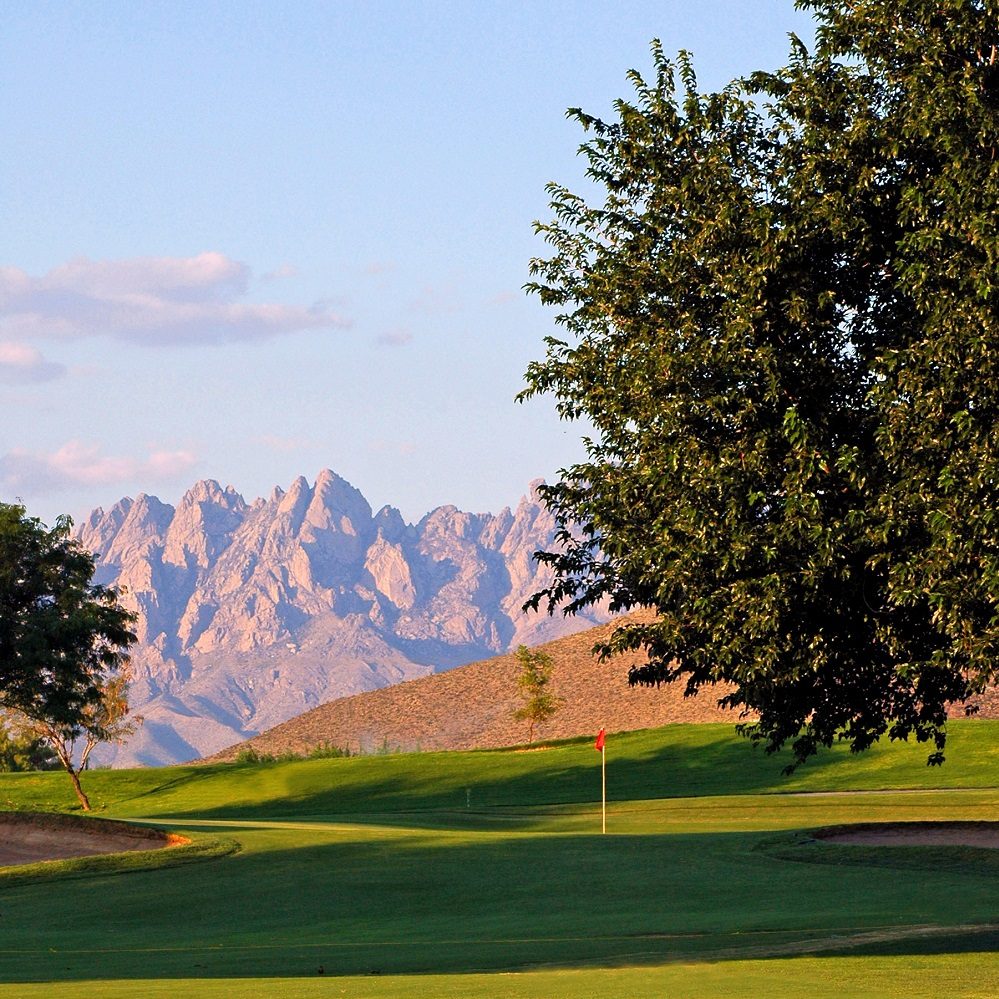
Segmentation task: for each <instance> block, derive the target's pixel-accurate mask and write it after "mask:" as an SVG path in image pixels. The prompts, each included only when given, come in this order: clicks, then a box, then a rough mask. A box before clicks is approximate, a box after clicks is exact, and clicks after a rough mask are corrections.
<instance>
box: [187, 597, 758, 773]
mask: <svg viewBox="0 0 999 999" xmlns="http://www.w3.org/2000/svg"><path fill="white" fill-rule="evenodd" d="M638 616H647V615H632V617H638ZM621 620H622V619H620V618H619V619H616V620H613V621H610V622H608V623H607V624H603V625H599V626H598V627H595V628H591V629H589V630H587V631H582V632H577V633H576V634H573V635H570V636H568V637H565V638H560V639H556V640H555V641H551V642H546V643H545V644H543V645H540V646H538V648H540V649H541V650H543V651H544V652H547V653H548V654H549V655H551V656H552V658H553V660H554V671H553V679H552V686H553V688H554V691H555V693H556V694H557V695H558V696H559V697H561V698H562V699H563V703H562V706H561V708H560V709H559V711H558V712H557V713H556V715H555V716H554V717H553V718H552V719H551V720H550V721H548V722H546V723H544V724H543V725H539V726H538V729H537V732H536V741H543V740H547V739H566V738H572V737H574V736H580V735H589V734H593V735H594V736H595V735H596V733H597V730H598V729H599V728H601V727H605V728H606V729H607V732H608V737H609V738H612V736H613V733H615V732H623V731H633V730H635V729H642V728H656V727H659V726H661V725H668V724H670V723H675V722H719V721H721V722H731V723H733V724H734V723H735V722H737V721H738V720H739V715H738V713H737V712H736V711H733V710H730V709H722V708H720V707H718V700H719V698H720V697H722V696H723V694H724V693H725V692H726V688H721V687H719V688H718V689H717V690H714V691H712V690H704V691H702V693H701V694H699V695H698V696H697V697H684V694H683V691H684V684H683V683H682V682H681V683H676V684H670V685H667V686H663V687H661V688H659V689H658V690H648V689H645V688H636V687H629V686H628V669H629V667H630V666H632V665H633V664H640V663H641V662H644V661H645V659H644V657H643V656H641V655H640V654H639V653H626V654H622V655H620V656H617V657H615V658H613V659H611V660H609V661H607V662H603V663H601V662H599V661H598V660H597V657H596V656H595V655H594V654H593V651H592V650H593V646H594V645H595V644H596V643H597V642H599V641H602V640H605V639H606V638H607V637H609V635H610V634H611V632H612V631H613V630H614V628H615V626H616V625H617V624H618V623H620V621H621ZM517 672H518V666H517V661H516V658H515V656H514V654H513V653H507V654H505V655H500V656H496V657H494V658H491V659H485V660H480V661H479V662H474V663H470V664H468V665H467V666H459V667H457V668H455V669H451V670H448V671H447V672H444V673H436V674H434V675H432V676H425V677H420V678H419V679H415V680H408V681H405V682H403V683H398V684H395V685H393V686H391V687H384V688H382V689H380V690H373V691H368V692H366V693H361V694H355V695H353V696H350V697H341V698H338V699H336V700H332V701H328V702H327V703H325V704H321V705H320V706H319V707H317V708H313V709H312V710H311V711H307V712H305V713H304V714H301V715H298V716H297V717H295V718H292V719H290V720H289V721H286V722H283V723H282V724H280V725H277V726H275V727H274V728H272V729H269V730H268V731H266V732H263V733H261V734H260V735H258V736H255V737H254V738H252V739H249V740H247V741H245V742H241V743H238V744H236V745H234V746H230V747H228V748H227V749H224V750H222V751H221V752H218V753H215V754H213V755H211V756H206V757H205V758H204V759H203V760H201V761H199V762H204V763H220V762H226V761H231V760H234V759H236V757H237V756H238V755H239V754H240V752H242V751H244V750H247V749H252V750H254V751H256V752H257V753H261V754H273V755H276V756H277V755H281V754H283V753H297V754H302V755H307V754H308V753H309V752H310V751H311V750H312V749H314V748H316V747H318V746H320V745H322V744H324V743H328V744H331V745H334V746H339V747H341V748H344V749H348V750H350V751H351V752H355V753H356V752H362V753H370V752H377V751H379V750H384V749H387V750H390V751H410V750H455V749H488V748H499V747H503V746H514V745H519V744H523V743H526V742H527V736H528V728H527V723H526V722H520V721H515V720H514V717H513V713H514V711H515V710H516V709H517V708H518V707H519V706H520V704H521V703H522V702H521V701H520V699H519V697H518V694H517V683H516V678H517Z"/></svg>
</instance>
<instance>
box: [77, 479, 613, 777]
mask: <svg viewBox="0 0 999 999" xmlns="http://www.w3.org/2000/svg"><path fill="white" fill-rule="evenodd" d="M537 485H538V483H533V484H532V486H531V490H530V492H529V493H528V494H527V495H525V496H524V497H523V498H522V499H521V500H520V502H519V503H518V504H517V506H516V508H515V509H510V508H509V507H507V508H504V509H503V510H501V511H500V513H499V514H495V515H494V514H490V513H468V512H465V511H461V510H459V509H458V508H457V507H455V506H453V505H446V506H441V507H437V508H436V509H434V510H431V511H429V512H428V513H427V514H426V515H425V516H424V517H422V518H421V519H420V521H419V522H418V523H416V524H409V523H407V522H406V521H405V520H404V519H403V517H402V515H401V514H400V512H399V511H398V510H397V509H395V508H394V507H391V506H384V507H382V508H381V509H380V510H378V511H377V512H374V511H372V508H371V506H370V504H369V503H368V501H367V499H365V497H364V496H363V494H362V493H361V492H360V491H359V490H358V489H356V488H355V487H354V486H353V485H351V484H350V483H349V482H347V480H346V479H343V478H342V477H341V476H339V475H337V474H336V473H335V472H333V471H331V470H329V469H323V470H321V471H320V472H319V474H318V475H317V476H316V479H315V482H314V484H312V485H310V483H309V482H308V480H307V479H306V478H305V477H304V476H298V477H297V478H296V479H295V480H294V481H293V482H292V483H291V484H290V486H289V487H288V489H287V490H284V489H282V488H280V487H275V488H274V490H273V491H272V493H271V494H270V496H269V497H268V498H258V499H255V500H253V501H251V502H247V501H246V500H245V499H244V498H243V497H242V495H240V494H239V493H238V492H237V491H236V490H235V489H234V488H233V487H232V486H226V487H224V488H223V487H222V486H221V485H220V484H219V483H218V482H217V481H216V480H214V479H205V480H202V481H200V482H197V483H195V484H194V485H193V486H192V487H191V488H190V489H188V490H187V492H186V493H185V494H184V496H183V497H182V498H181V499H180V501H179V502H178V503H177V505H176V506H172V505H170V504H168V503H163V502H162V501H160V500H159V499H158V498H157V497H155V496H149V495H147V494H144V493H140V494H138V495H137V496H136V497H135V498H134V499H131V498H129V497H124V498H123V499H121V500H120V501H119V502H117V503H116V504H114V505H113V506H112V507H110V508H109V509H108V510H107V511H105V510H103V509H100V508H99V509H97V510H94V511H93V512H92V513H91V514H90V516H89V517H88V518H87V519H86V520H85V521H84V522H83V523H81V524H80V525H79V527H78V528H77V530H76V537H77V538H78V540H79V541H80V542H81V544H83V545H84V546H85V547H87V548H89V549H90V550H91V551H93V552H95V554H96V567H97V568H96V574H95V578H96V579H97V580H98V581H99V582H101V583H105V584H110V585H115V586H118V587H119V588H120V589H121V591H122V600H123V602H124V603H125V604H126V606H128V607H129V609H131V610H133V611H135V612H136V614H137V623H136V633H137V635H138V642H137V643H136V645H135V647H134V648H133V653H132V660H133V667H134V673H135V679H134V681H133V686H132V693H131V700H132V704H133V709H134V710H135V711H136V712H137V713H139V714H141V715H143V716H144V718H145V724H144V725H143V726H142V728H140V730H139V732H138V733H137V735H136V736H135V737H133V739H132V740H131V741H130V742H129V743H128V744H127V745H126V746H125V747H122V748H120V749H118V750H117V751H111V752H106V753H105V755H104V757H103V758H102V762H110V763H113V764H114V765H132V764H146V765H156V764H163V763H175V762H181V761H182V760H185V759H189V758H191V757H195V756H201V755H203V754H205V753H213V752H217V751H218V750H220V749H222V748H223V747H224V746H225V745H228V744H232V743H236V742H241V741H243V740H245V739H246V738H250V737H253V736H254V735H256V734H257V733H259V732H261V731H264V730H265V729H268V728H270V727H273V726H274V725H276V724H279V723H280V722H282V721H284V720H286V719H288V718H290V717H293V716H294V715H297V714H300V713H301V712H303V711H305V710H308V709H310V708H312V707H315V706H317V705H318V704H320V703H322V702H324V701H327V700H329V699H331V698H337V697H342V696H345V695H349V694H353V693H358V692H361V691H366V690H372V689H377V688H379V687H383V686H386V685H389V684H393V683H397V682H399V681H400V680H405V679H412V678H415V677H417V676H422V675H425V674H428V673H432V672H439V671H442V670H446V669H450V668H453V667H455V666H458V665H461V664H463V663H467V662H471V661H475V660H478V659H483V658H487V657H489V656H491V655H495V654H498V653H501V652H504V651H507V650H509V649H512V648H515V647H516V646H517V645H518V644H520V643H524V644H529V645H533V644H539V643H541V642H544V641H546V640H548V639H551V638H554V637H558V636H559V635H564V634H567V633H569V632H571V631H575V630H579V629H581V628H586V627H589V626H590V625H592V624H594V623H598V622H599V621H601V620H605V619H606V618H607V617H608V615H607V613H606V611H605V610H604V609H602V608H596V609H594V610H593V612H592V613H590V614H586V615H583V616H581V617H579V618H561V617H555V618H550V617H546V616H543V615H538V614H533V615H526V614H524V613H523V611H522V610H521V608H522V605H523V603H524V601H525V600H526V599H527V598H528V597H529V596H530V595H531V594H532V593H534V592H536V591H537V590H538V589H541V588H542V587H543V585H544V584H545V582H546V581H547V579H548V578H549V576H548V572H547V570H545V569H544V568H543V567H539V566H538V565H537V563H536V562H534V560H533V555H534V552H535V551H537V550H538V549H545V548H550V547H551V546H552V544H553V538H554V521H553V519H552V517H551V515H550V514H549V513H548V512H547V510H546V509H545V508H544V506H543V505H542V504H541V503H540V501H539V498H538V494H537Z"/></svg>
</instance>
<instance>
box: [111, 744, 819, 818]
mask: <svg viewBox="0 0 999 999" xmlns="http://www.w3.org/2000/svg"><path fill="white" fill-rule="evenodd" d="M835 762H837V761H836V760H834V758H833V757H832V756H827V757H825V758H820V759H818V760H816V761H814V762H813V763H810V764H809V766H810V768H811V769H810V771H809V776H810V778H811V779H812V780H818V781H819V782H821V779H822V778H821V775H822V773H823V772H824V770H825V769H826V768H828V767H830V766H833V765H834V764H835ZM785 763H786V759H784V758H783V757H774V756H767V755H766V754H765V753H763V752H762V751H761V750H758V749H756V748H755V747H753V746H752V745H751V744H750V743H748V742H746V741H745V740H741V739H737V738H734V737H733V736H732V735H731V734H729V733H727V734H716V735H715V736H714V737H713V738H705V737H704V736H703V735H702V736H700V737H699V738H698V741H697V743H696V744H694V745H691V744H689V743H685V742H679V743H676V744H673V743H670V742H664V741H663V740H662V739H661V738H660V739H659V740H658V741H656V742H654V741H653V740H651V739H650V740H648V744H647V745H639V746H637V747H634V748H633V749H632V751H631V752H630V753H629V755H628V756H627V757H620V758H615V757H614V756H613V755H611V754H609V758H608V762H607V788H608V801H609V802H612V803H613V802H619V801H641V800H653V799H663V798H675V797H700V796H709V795H725V794H754V793H762V792H772V791H773V790H774V789H775V787H776V788H778V789H779V788H780V787H781V783H782V780H783V778H782V777H781V770H782V768H783V766H784V765H785ZM212 781H216V782H218V786H219V790H220V793H219V795H217V796H216V800H211V797H212V795H211V790H212V787H211V782H212ZM223 788H224V794H223V793H221V792H222V790H223ZM226 798H227V799H228V800H225V799H226ZM599 798H600V757H599V755H598V754H597V753H596V752H594V751H593V749H592V743H591V741H590V740H586V741H585V742H584V743H582V744H580V743H579V741H578V740H577V741H574V742H572V743H567V744H560V745H555V746H553V747H551V748H550V749H548V750H547V751H544V752H530V753H517V752H516V751H511V750H506V751H502V750H501V751H492V752H478V753H476V752H469V753H451V754H438V753H416V754H400V755H397V756H382V757H377V758H353V759H350V760H332V761H307V762H303V763H292V764H288V763H276V764H258V765H253V766H249V767H248V766H241V765H238V764H236V765H233V764H229V765H224V764H223V765H216V766H212V767H203V768H190V769H189V770H185V771H184V772H183V773H181V774H178V775H176V776H175V777H173V778H172V779H171V780H169V781H167V782H165V783H163V784H160V785H158V786H157V787H155V788H150V789H148V790H146V791H144V792H143V793H142V794H136V795H133V796H127V795H123V796H122V797H121V798H120V802H121V804H123V805H126V806H128V807H127V809H126V810H125V811H122V812H121V814H125V813H126V811H131V810H132V808H133V807H135V808H140V809H141V808H142V807H143V804H144V802H148V803H149V805H150V809H149V810H147V811H145V812H143V813H142V814H145V815H148V816H150V817H152V816H154V815H170V816H171V817H176V818H177V819H178V820H183V819H185V818H205V819H209V818H211V819H277V818H296V819H308V818H309V817H313V816H315V817H322V818H337V817H343V818H347V817H350V818H351V819H352V820H355V819H356V820H357V821H366V820H367V818H368V817H370V816H372V815H373V814H376V813H377V815H379V816H381V817H382V818H388V817H389V816H391V815H392V814H393V813H398V814H400V815H401V814H403V813H405V814H406V815H407V816H408V817H410V818H412V817H413V816H418V815H420V814H426V819H427V820H428V821H429V824H430V825H438V823H437V822H435V820H434V818H433V816H432V815H430V814H429V813H433V812H438V813H440V812H447V813H449V814H450V815H451V816H453V817H454V818H453V821H456V822H458V823H459V824H460V825H461V826H462V827H464V828H475V827H476V821H477V820H476V815H479V816H483V810H487V809H496V808H505V809H511V810H515V809H517V808H531V809H536V808H538V807H544V806H565V805H581V804H592V803H593V802H598V801H599ZM136 814H139V813H138V812H136ZM511 821H514V820H513V819H511ZM495 822H496V815H495V814H494V813H491V814H490V815H489V816H488V819H485V818H484V817H483V821H482V828H490V827H493V826H494V824H495ZM525 822H529V819H528V818H526V817H525ZM445 824H447V825H450V824H451V820H449V821H448V822H447V823H445Z"/></svg>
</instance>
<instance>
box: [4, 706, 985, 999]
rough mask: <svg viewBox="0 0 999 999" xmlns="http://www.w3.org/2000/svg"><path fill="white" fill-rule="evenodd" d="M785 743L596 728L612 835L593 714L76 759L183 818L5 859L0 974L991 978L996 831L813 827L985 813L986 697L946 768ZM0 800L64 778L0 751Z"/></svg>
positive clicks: (775, 986) (142, 980) (670, 980)
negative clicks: (410, 744) (381, 740)
mask: <svg viewBox="0 0 999 999" xmlns="http://www.w3.org/2000/svg"><path fill="white" fill-rule="evenodd" d="M784 762H785V761H783V760H780V759H775V758H772V757H767V756H765V755H764V754H762V753H761V752H758V751H755V750H754V749H753V748H752V747H751V746H750V745H749V744H748V743H746V742H745V741H743V740H740V739H738V738H737V737H736V736H735V735H734V734H732V731H731V729H730V728H728V727H725V726H671V727H667V728H665V729H659V730H654V731H647V732H639V733H632V734H628V735H623V736H616V737H614V736H612V737H611V738H609V740H608V792H609V798H610V802H609V808H608V835H606V836H601V835H600V809H599V802H598V801H597V800H596V799H597V798H598V796H599V786H600V785H599V780H600V774H599V756H598V755H597V754H596V753H594V751H593V748H592V744H591V742H590V741H575V742H570V743H565V744H559V745H556V746H553V747H551V748H548V749H544V750H542V751H533V752H517V751H494V752H473V753H426V754H407V755H399V756H380V757H363V758H353V759H333V760H314V761H298V762H286V763H273V764H266V763H265V764H255V765H253V766H248V765H231V766H217V767H176V768H169V769H160V770H141V771H138V770H137V771H98V772H94V773H91V774H88V775H87V778H88V790H90V793H91V796H92V798H93V800H94V802H95V806H96V807H97V808H98V809H99V810H100V811H99V814H100V815H102V816H107V817H114V818H126V819H132V820H145V821H146V822H147V823H149V824H155V825H156V826H158V827H161V828H166V829H168V830H169V831H171V832H176V833H181V834H184V835H187V836H189V837H191V839H192V840H193V843H192V845H191V847H185V848H181V849H179V850H177V851H175V852H174V851H166V852H160V853H158V854H156V853H136V854H129V855H127V856H125V857H121V858H117V857H115V858H97V859H96V860H95V859H89V858H88V859H84V860H76V861H62V862H56V863H53V864H50V865H36V866H33V867H31V868H26V869H20V870H19V869H17V868H7V869H3V870H0V919H2V925H3V929H4V933H3V937H2V943H0V982H2V983H5V984H2V985H0V996H8V995H9V996H25V997H31V996H36V995H37V996H39V997H41V996H42V995H45V996H51V995H56V996H62V995H65V996H69V995H74V996H79V995H87V996H122V997H124V996H134V995H144V996H145V995H148V996H161V995H162V996H167V995H194V996H206V997H207V996H226V997H237V996H254V995H261V994H266V995H275V996H314V995H315V996H319V995H324V996H325V995H350V996H438V995H439V996H461V995H469V994H476V995H483V996H510V997H514V996H518V997H519V996H553V997H554V996H567V997H568V996H588V995H593V994H604V995H615V996H618V995H619V996H625V995H627V996H650V997H651V996H663V995H674V994H676V995H683V996H726V995H732V996H736V995H747V994H751V993H752V992H755V991H759V992H760V993H761V994H765V995H771V996H788V997H790V996H798V995H801V994H803V993H804V992H805V991H807V992H808V994H809V995H813V996H913V997H914V996H938V995H942V994H947V995H952V996H983V997H984V996H994V995H996V994H997V993H999V958H997V956H996V951H997V950H999V852H997V851H992V850H984V849H979V848H970V847H940V846H937V847H907V846H906V847H881V846H875V847H872V846H840V845H834V844H830V843H824V842H819V841H816V840H815V839H814V838H813V837H812V836H811V835H810V832H809V831H810V830H815V829H817V828H820V827H825V826H831V825H841V824H851V823H859V822H893V821H944V820H950V821H953V820H963V821H985V820H995V819H999V787H997V786H996V785H997V783H999V782H997V780H996V777H995V775H996V774H997V773H999V769H997V767H999V724H996V723H990V722H979V721H975V722H961V723H958V724H954V725H953V726H952V731H951V741H950V743H949V754H948V762H947V763H946V764H945V765H944V767H943V768H932V769H930V768H927V767H926V766H925V753H924V751H923V749H922V748H919V747H907V746H885V747H878V748H876V749H875V750H874V751H872V752H871V753H870V754H867V755H864V756H860V757H850V756H849V754H846V753H840V752H835V753H832V754H829V755H828V756H827V757H824V758H821V759H820V760H819V761H817V765H816V766H808V767H805V768H802V769H801V770H799V771H798V772H796V773H795V774H794V775H793V776H791V777H783V776H781V769H782V767H783V765H784ZM64 784H65V787H64V786H63V785H64ZM0 803H4V804H5V805H6V807H7V808H28V809H45V808H48V809H63V810H67V811H69V810H71V803H72V799H71V791H70V789H69V786H68V781H66V780H65V775H62V774H10V775H3V776H2V777H0ZM185 851H186V852H185Z"/></svg>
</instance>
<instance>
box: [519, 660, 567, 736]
mask: <svg viewBox="0 0 999 999" xmlns="http://www.w3.org/2000/svg"><path fill="white" fill-rule="evenodd" d="M514 654H515V656H516V658H517V664H518V666H519V667H520V672H519V673H518V674H517V688H518V690H519V691H520V696H521V697H522V698H523V701H524V703H523V705H521V707H519V708H518V709H517V710H516V711H515V712H514V713H513V716H514V718H516V719H517V720H518V721H526V722H527V723H528V735H527V741H528V742H529V743H531V742H534V729H535V727H536V726H538V725H542V724H544V723H545V722H546V721H548V719H549V718H551V717H552V716H553V715H554V714H555V713H556V712H557V711H558V709H559V706H560V705H561V703H562V701H561V699H560V698H559V697H558V696H557V695H556V694H554V693H553V692H552V691H551V690H549V689H548V686H549V684H550V683H551V680H552V669H553V668H554V663H553V661H552V657H551V656H550V655H548V653H547V652H540V651H538V650H537V649H529V648H528V647H527V646H526V645H518V646H517V651H516V652H515V653H514Z"/></svg>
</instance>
